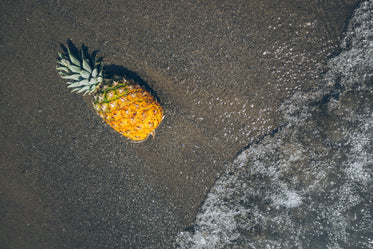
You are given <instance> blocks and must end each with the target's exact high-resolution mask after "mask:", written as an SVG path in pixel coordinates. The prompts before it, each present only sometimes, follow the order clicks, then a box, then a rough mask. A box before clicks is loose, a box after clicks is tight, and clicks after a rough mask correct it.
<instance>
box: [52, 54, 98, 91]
mask: <svg viewBox="0 0 373 249" xmlns="http://www.w3.org/2000/svg"><path fill="white" fill-rule="evenodd" d="M66 49H67V55H66V54H61V53H58V56H59V58H58V64H57V71H58V74H59V75H60V76H61V77H62V78H63V79H66V80H68V82H67V84H68V86H67V87H69V88H73V89H72V91H71V92H75V91H76V92H78V93H83V95H85V94H87V93H88V94H91V93H93V92H95V91H96V90H97V89H98V87H99V85H100V84H101V83H102V82H103V80H104V78H103V69H102V68H103V65H102V62H101V61H97V58H96V56H92V58H85V57H84V52H83V50H80V54H81V57H80V58H79V57H76V56H74V55H73V54H72V53H71V52H70V49H69V48H68V47H67V48H66ZM88 57H90V56H89V55H88Z"/></svg>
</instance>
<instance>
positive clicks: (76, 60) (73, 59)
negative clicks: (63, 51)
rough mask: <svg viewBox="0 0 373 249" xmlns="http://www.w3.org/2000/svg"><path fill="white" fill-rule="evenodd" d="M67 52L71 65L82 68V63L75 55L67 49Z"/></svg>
mask: <svg viewBox="0 0 373 249" xmlns="http://www.w3.org/2000/svg"><path fill="white" fill-rule="evenodd" d="M67 52H68V54H69V58H70V61H71V63H73V64H74V65H75V66H78V67H79V66H80V61H79V60H78V59H77V58H76V57H75V56H74V55H72V54H71V52H70V49H69V48H67Z"/></svg>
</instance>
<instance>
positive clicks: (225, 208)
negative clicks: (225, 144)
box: [177, 1, 373, 248]
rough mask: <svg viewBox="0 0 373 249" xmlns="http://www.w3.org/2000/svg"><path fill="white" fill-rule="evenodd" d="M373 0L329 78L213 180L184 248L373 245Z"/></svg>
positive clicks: (182, 237) (353, 24)
mask: <svg viewBox="0 0 373 249" xmlns="http://www.w3.org/2000/svg"><path fill="white" fill-rule="evenodd" d="M372 30H373V1H368V2H364V3H363V4H362V5H361V6H360V7H359V8H358V9H357V10H356V12H355V14H354V16H353V18H352V20H350V23H349V26H348V29H347V31H346V34H345V38H344V39H343V42H342V44H341V48H342V50H341V52H340V53H339V54H338V55H337V56H336V57H334V58H332V59H331V60H330V61H329V63H328V65H329V70H328V72H327V73H326V74H325V75H324V76H323V78H322V79H320V80H321V82H322V84H319V86H320V87H318V88H315V89H313V91H309V92H306V93H304V92H297V93H296V94H295V95H294V96H293V97H291V98H290V99H289V100H288V101H286V102H285V103H283V105H282V107H281V110H282V115H283V119H284V121H285V124H284V125H283V126H282V127H281V128H280V129H279V130H278V131H276V132H274V133H273V134H272V135H268V136H266V137H264V138H263V139H261V140H260V141H258V142H256V143H253V144H251V145H250V146H249V148H247V149H246V150H244V151H243V152H242V153H241V154H240V155H239V156H238V157H237V158H236V160H235V161H234V163H232V164H229V165H227V170H226V172H225V174H223V175H222V176H221V177H220V179H219V180H218V181H217V182H216V183H215V185H214V187H213V188H212V189H211V190H210V192H209V194H208V196H207V198H206V200H205V202H204V204H203V205H202V207H201V210H200V212H199V213H198V215H197V219H196V222H195V225H194V226H193V227H191V228H190V229H188V230H187V231H184V232H182V233H180V234H179V236H178V237H177V245H178V247H180V248H373V232H372V227H373V217H372V215H373V213H372V211H373V209H372V207H373V203H372V202H373V201H372V200H373V194H372V190H373V181H372V180H373V178H372V177H373V171H372V169H373V132H372V131H373V39H372V35H373V33H372V32H373V31H372Z"/></svg>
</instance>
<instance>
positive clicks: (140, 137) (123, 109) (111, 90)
mask: <svg viewBox="0 0 373 249" xmlns="http://www.w3.org/2000/svg"><path fill="white" fill-rule="evenodd" d="M93 106H94V108H95V110H96V111H97V113H98V114H99V115H100V116H101V117H102V118H103V119H104V120H105V121H106V122H107V123H108V124H109V125H110V126H111V127H112V128H113V129H115V130H116V131H118V132H119V133H121V134H122V135H124V136H125V137H127V138H129V139H131V140H132V141H135V142H142V141H145V140H146V139H147V138H148V137H149V135H154V132H155V129H156V128H157V127H158V125H159V124H160V122H161V121H162V119H163V110H162V108H161V106H160V104H159V103H158V102H157V100H156V98H155V97H154V96H152V95H151V94H150V93H149V92H148V91H146V90H145V89H144V88H143V87H141V86H140V85H138V84H136V83H134V82H132V81H131V82H130V81H127V80H126V79H121V80H119V81H115V80H106V81H105V82H104V85H103V86H101V87H100V88H99V89H98V90H97V92H96V93H95V96H94V103H93Z"/></svg>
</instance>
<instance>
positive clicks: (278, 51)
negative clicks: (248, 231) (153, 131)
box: [0, 0, 359, 249]
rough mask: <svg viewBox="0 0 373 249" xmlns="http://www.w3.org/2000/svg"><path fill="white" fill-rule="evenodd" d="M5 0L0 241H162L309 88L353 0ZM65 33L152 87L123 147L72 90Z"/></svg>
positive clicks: (87, 244) (134, 244)
mask: <svg viewBox="0 0 373 249" xmlns="http://www.w3.org/2000/svg"><path fill="white" fill-rule="evenodd" d="M307 2H308V3H304V1H290V0H288V1H272V0H265V1H242V2H240V1H226V2H224V1H219V2H214V3H210V1H205V3H204V2H197V3H194V2H190V1H177V2H173V3H170V2H168V1H162V2H161V1H122V3H119V1H42V0H40V1H38V0H33V1H28V2H27V3H25V2H24V1H1V3H0V7H1V18H0V24H1V25H0V29H1V32H0V33H1V43H0V53H1V54H0V63H1V64H0V66H1V78H2V85H1V91H0V93H1V99H0V101H1V107H2V108H1V117H2V119H1V128H2V129H1V132H0V140H1V147H0V153H1V157H0V248H12V249H13V248H167V247H170V246H171V245H172V241H173V240H174V237H175V235H176V234H177V233H178V232H179V231H181V230H183V229H185V228H187V227H188V226H190V225H192V223H193V221H194V218H195V217H194V216H195V214H196V212H197V211H198V207H199V206H200V204H201V202H202V201H203V199H204V197H205V195H206V193H207V191H208V189H209V188H210V187H211V186H212V184H213V183H214V181H215V180H216V178H217V176H218V175H219V172H221V169H222V167H224V165H225V163H227V162H230V161H232V159H233V158H234V157H235V156H236V155H237V153H239V152H240V151H241V150H242V149H243V148H245V147H246V146H248V145H249V144H250V143H252V142H253V141H255V140H257V139H259V138H260V137H261V136H262V135H265V134H268V133H270V132H271V131H273V130H274V129H276V128H277V127H278V126H279V125H280V124H281V120H278V115H277V113H278V110H277V107H278V106H279V104H280V103H281V102H283V101H284V100H286V99H287V98H289V97H290V96H291V95H292V93H294V92H295V91H296V90H304V91H306V90H309V89H311V88H312V87H313V86H314V85H315V84H316V82H317V81H318V78H319V77H320V75H321V74H322V73H323V72H324V71H325V70H326V68H325V62H326V60H327V58H328V57H330V56H332V55H333V53H334V52H336V51H337V48H338V47H337V45H338V38H339V37H340V35H341V33H342V32H343V30H344V28H345V22H346V20H347V19H348V17H349V16H350V14H351V13H352V10H353V7H354V6H356V4H357V3H358V2H359V1H356V0H355V1H353V0H350V1H348V0H346V1H337V0H333V1H329V0H328V1H307ZM67 39H71V40H72V42H73V43H74V44H75V45H77V46H80V45H81V44H82V43H84V44H85V45H86V46H87V47H88V48H89V49H90V51H94V50H98V51H99V55H102V56H104V57H105V61H106V62H107V64H111V65H116V66H118V67H119V68H120V66H122V67H124V68H125V69H126V70H128V71H130V72H131V75H135V76H136V77H139V78H140V79H141V80H142V81H144V82H146V84H148V85H149V86H150V87H151V88H152V89H153V90H154V91H155V92H156V94H157V96H158V98H159V99H160V101H161V104H162V105H163V107H164V109H165V114H166V117H165V119H164V121H163V122H162V124H161V126H160V127H159V128H158V129H157V136H156V138H155V139H154V140H153V139H149V140H148V141H146V142H145V143H140V144H133V143H129V142H128V141H127V140H126V139H125V138H124V137H123V136H121V135H119V134H118V133H116V132H115V131H114V130H112V129H111V128H110V127H109V126H108V125H106V124H104V123H103V122H102V121H101V120H100V118H99V117H98V116H97V115H96V114H95V113H94V112H93V111H92V109H91V107H90V104H89V101H88V100H87V99H86V98H83V97H81V96H79V95H76V94H71V93H70V92H69V90H68V89H67V88H66V85H65V84H64V81H63V80H62V79H61V78H60V77H59V76H58V74H57V72H56V70H55V66H56V58H57V52H60V51H61V48H60V45H59V44H60V43H66V41H67Z"/></svg>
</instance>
